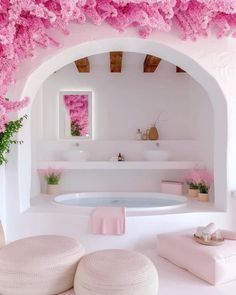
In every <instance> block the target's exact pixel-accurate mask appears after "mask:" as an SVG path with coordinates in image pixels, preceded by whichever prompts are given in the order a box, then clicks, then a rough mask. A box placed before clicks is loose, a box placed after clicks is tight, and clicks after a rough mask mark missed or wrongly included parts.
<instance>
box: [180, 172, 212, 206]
mask: <svg viewBox="0 0 236 295" xmlns="http://www.w3.org/2000/svg"><path fill="white" fill-rule="evenodd" d="M185 181H186V183H187V184H188V186H189V195H190V196H191V197H199V198H204V201H206V200H208V193H209V189H210V187H211V184H212V182H213V176H212V174H211V172H209V171H208V170H207V169H196V168H195V169H192V170H190V171H188V173H187V174H186V176H185ZM202 195H207V196H202ZM205 198H206V199H205Z"/></svg>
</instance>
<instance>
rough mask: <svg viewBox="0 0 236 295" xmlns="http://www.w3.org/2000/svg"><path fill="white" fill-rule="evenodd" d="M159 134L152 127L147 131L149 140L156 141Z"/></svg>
mask: <svg viewBox="0 0 236 295" xmlns="http://www.w3.org/2000/svg"><path fill="white" fill-rule="evenodd" d="M158 138H159V134H158V131H157V128H156V127H155V126H152V127H151V128H150V129H149V140H158Z"/></svg>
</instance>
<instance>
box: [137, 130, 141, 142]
mask: <svg viewBox="0 0 236 295" xmlns="http://www.w3.org/2000/svg"><path fill="white" fill-rule="evenodd" d="M136 139H137V140H141V139H142V132H141V130H140V129H137V132H136Z"/></svg>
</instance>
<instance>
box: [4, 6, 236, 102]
mask: <svg viewBox="0 0 236 295" xmlns="http://www.w3.org/2000/svg"><path fill="white" fill-rule="evenodd" d="M70 22H74V23H78V24H81V23H85V22H92V23H93V24H95V25H100V24H102V23H103V22H105V23H107V24H109V25H111V26H112V27H114V28H115V29H117V30H119V31H121V32H122V31H124V30H125V29H126V28H128V27H136V29H137V30H138V32H139V34H140V36H141V37H148V36H149V35H150V34H151V33H152V32H153V31H166V32H168V31H170V30H171V29H172V27H176V28H177V29H178V31H179V32H180V35H181V38H183V39H191V40H195V39H196V38H198V37H199V36H206V35H207V33H208V31H209V30H211V29H212V30H214V31H215V32H216V35H217V37H221V36H224V35H227V34H232V35H233V36H236V30H235V26H236V0H1V1H0V96H1V97H4V96H5V95H6V93H7V90H8V87H9V85H10V84H12V83H14V80H15V73H16V70H17V67H18V65H19V63H20V61H21V60H22V59H25V58H29V57H32V56H34V55H35V54H36V51H37V48H38V47H42V48H47V47H48V46H50V45H58V44H57V42H56V40H54V39H53V38H52V37H51V36H50V33H49V30H48V29H50V28H54V29H58V30H60V31H62V32H63V33H65V34H68V33H69V32H68V29H67V25H68V23H70Z"/></svg>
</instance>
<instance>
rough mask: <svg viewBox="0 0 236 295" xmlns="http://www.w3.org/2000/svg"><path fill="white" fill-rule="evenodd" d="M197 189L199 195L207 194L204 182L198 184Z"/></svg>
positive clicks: (207, 189) (207, 190)
mask: <svg viewBox="0 0 236 295" xmlns="http://www.w3.org/2000/svg"><path fill="white" fill-rule="evenodd" d="M198 189H199V192H200V193H201V194H208V192H209V186H208V185H206V184H205V183H204V182H200V183H199V184H198Z"/></svg>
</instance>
